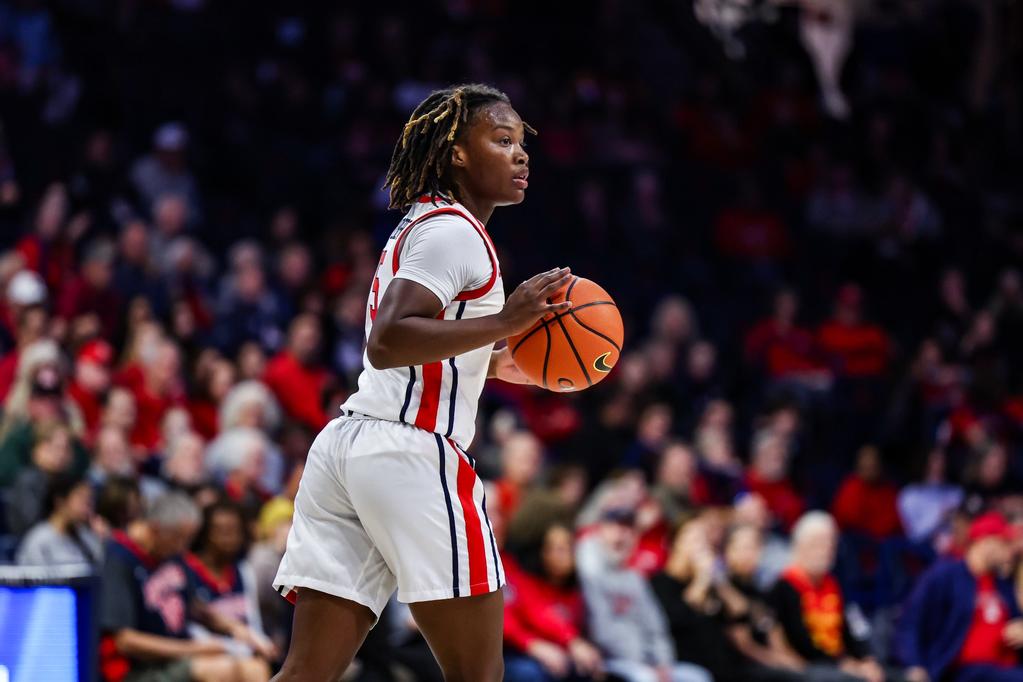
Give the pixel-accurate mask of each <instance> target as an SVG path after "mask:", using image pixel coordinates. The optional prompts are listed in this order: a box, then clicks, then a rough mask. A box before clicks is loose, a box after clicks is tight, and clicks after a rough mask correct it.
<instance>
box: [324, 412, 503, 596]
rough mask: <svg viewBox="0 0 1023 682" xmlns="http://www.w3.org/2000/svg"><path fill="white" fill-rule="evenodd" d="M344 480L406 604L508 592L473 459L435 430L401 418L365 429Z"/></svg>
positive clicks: (481, 484)
mask: <svg viewBox="0 0 1023 682" xmlns="http://www.w3.org/2000/svg"><path fill="white" fill-rule="evenodd" d="M359 443H360V446H359V448H358V452H357V453H355V455H354V456H352V457H348V458H346V460H345V471H344V481H345V487H346V489H347V490H348V493H349V495H350V497H351V500H352V504H353V506H354V508H355V510H356V512H357V513H358V516H359V520H360V522H361V523H362V524H363V526H364V528H365V530H366V532H367V534H368V535H369V537H370V538H371V540H372V543H373V546H374V548H375V549H376V550H377V551H379V552H380V554H381V555H382V556H383V558H384V561H385V562H386V563H387V566H388V567H389V568H390V570H391V572H392V573H393V574H394V576H395V579H396V582H397V587H398V600H399V601H401V602H404V603H414V602H423V601H436V600H440V599H450V598H452V597H465V596H469V595H480V594H486V593H489V592H493V591H495V590H498V589H500V587H501V585H503V584H504V571H503V568H502V566H501V560H500V555H499V554H498V553H497V547H496V542H495V540H494V536H493V532H492V529H491V526H490V522H489V520H488V518H487V515H486V502H485V491H484V486H483V482H482V481H481V480H480V479H479V478H478V477H477V476H476V472H475V471H474V469H473V467H472V462H471V459H470V458H469V457H468V456H467V455H466V454H465V453H463V452H461V451H460V450H459V449H458V448H457V447H455V446H454V444H453V443H452V442H451V441H449V440H447V439H445V438H443V437H441V436H439V435H437V434H433V433H427V432H425V431H422V430H420V429H416V428H414V427H410V426H405V425H402V424H395V423H393V422H374V423H368V424H366V425H364V426H363V429H362V432H361V433H360V434H359Z"/></svg>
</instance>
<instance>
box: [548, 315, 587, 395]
mask: <svg viewBox="0 0 1023 682" xmlns="http://www.w3.org/2000/svg"><path fill="white" fill-rule="evenodd" d="M556 319H557V321H558V326H560V327H561V333H562V334H564V335H565V340H566V341H568V347H569V348H571V349H572V354H573V355H575V360H576V362H578V363H579V368H580V369H581V370H582V371H583V376H584V377H586V385H587V386H592V385H593V380H592V379H590V373H589V372H587V371H586V364H585V363H584V362H583V358H582V356H581V355H579V351H578V350H576V348H575V342H573V341H572V337H571V336H570V335H569V333H568V329H567V328H566V327H565V323H564V322H562V321H561V317H558V318H556Z"/></svg>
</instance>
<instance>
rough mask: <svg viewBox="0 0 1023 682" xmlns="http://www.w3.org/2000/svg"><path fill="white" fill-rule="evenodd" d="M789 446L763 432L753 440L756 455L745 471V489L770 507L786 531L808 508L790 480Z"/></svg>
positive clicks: (778, 438)
mask: <svg viewBox="0 0 1023 682" xmlns="http://www.w3.org/2000/svg"><path fill="white" fill-rule="evenodd" d="M788 468H789V452H788V442H787V440H786V439H785V438H783V437H782V436H780V435H778V434H776V433H774V432H773V431H768V430H761V431H760V432H758V433H757V434H756V436H754V438H753V453H752V455H751V456H750V465H749V468H748V469H747V470H746V488H747V489H748V490H749V491H750V492H752V493H756V494H757V495H759V496H760V497H762V498H763V499H764V501H765V502H766V503H767V508H768V509H769V510H770V511H771V514H772V515H773V516H774V519H775V521H776V523H777V524H778V525H779V526H780V527H781V528H782V529H783V530H785V531H788V530H790V529H791V528H792V524H794V523H795V522H796V520H797V519H798V518H799V517H800V516H801V515H802V513H803V510H804V509H805V508H806V503H805V502H804V501H803V498H802V497H801V496H800V495H799V493H798V492H796V488H795V486H794V485H792V481H791V480H790V479H789V477H788Z"/></svg>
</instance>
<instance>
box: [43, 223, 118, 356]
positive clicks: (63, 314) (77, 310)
mask: <svg viewBox="0 0 1023 682" xmlns="http://www.w3.org/2000/svg"><path fill="white" fill-rule="evenodd" d="M116 256H117V251H116V250H115V248H114V245H113V244H111V243H110V242H105V241H97V242H93V243H92V244H90V245H89V247H88V248H87V249H86V250H85V255H84V257H83V259H82V266H81V268H80V272H79V274H78V275H77V276H76V277H74V278H72V279H70V280H68V281H67V282H66V283H65V284H64V286H62V287H61V289H60V292H59V294H58V296H57V310H56V313H57V317H58V318H59V319H61V320H64V321H65V322H67V323H68V324H70V323H71V322H72V321H73V320H75V319H76V318H78V317H81V316H83V315H95V316H96V318H97V320H98V322H99V325H100V331H101V332H102V335H103V337H104V338H107V339H110V338H113V337H114V334H116V333H117V330H118V326H119V325H120V323H121V316H122V314H123V312H124V311H123V307H124V301H122V299H121V295H120V293H118V291H117V290H116V289H115V288H114V286H113V282H114V258H115V257H116Z"/></svg>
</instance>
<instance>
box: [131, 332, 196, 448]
mask: <svg viewBox="0 0 1023 682" xmlns="http://www.w3.org/2000/svg"><path fill="white" fill-rule="evenodd" d="M133 368H134V369H133V371H128V370H127V369H126V370H122V372H121V374H120V376H119V377H118V379H117V383H118V384H119V385H121V386H123V387H125V388H127V389H128V390H130V391H131V392H132V394H133V395H134V396H135V407H136V418H135V425H134V427H133V429H132V432H131V444H132V445H134V446H136V447H138V448H141V449H142V450H144V451H145V452H148V453H153V452H155V451H156V450H157V449H158V448H159V447H160V446H161V445H162V443H161V441H162V440H163V434H162V433H161V431H160V427H161V425H162V423H163V417H164V415H165V414H166V413H167V411H168V410H170V409H171V408H172V407H179V406H182V405H184V394H183V392H182V386H181V384H182V377H181V351H180V350H178V346H177V344H175V343H174V342H173V341H170V340H168V339H160V340H158V341H157V342H155V343H154V344H153V345H152V346H150V347H147V348H144V349H143V350H142V352H141V355H140V358H139V364H138V365H136V366H133Z"/></svg>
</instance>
